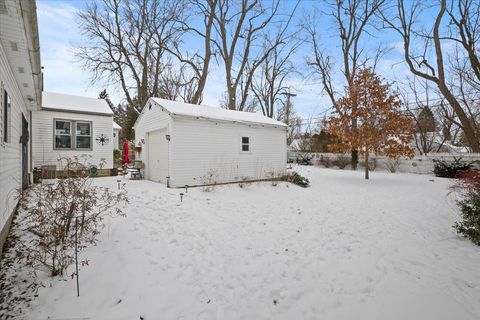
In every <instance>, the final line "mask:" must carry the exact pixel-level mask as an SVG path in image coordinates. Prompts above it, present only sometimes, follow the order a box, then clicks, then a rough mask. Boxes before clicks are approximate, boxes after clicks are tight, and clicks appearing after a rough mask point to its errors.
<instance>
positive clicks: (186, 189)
mask: <svg viewBox="0 0 480 320" xmlns="http://www.w3.org/2000/svg"><path fill="white" fill-rule="evenodd" d="M185 193H188V185H185Z"/></svg>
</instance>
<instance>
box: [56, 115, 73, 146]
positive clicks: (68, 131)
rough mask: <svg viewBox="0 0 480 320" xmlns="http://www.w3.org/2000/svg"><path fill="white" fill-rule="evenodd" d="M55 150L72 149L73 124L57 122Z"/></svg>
mask: <svg viewBox="0 0 480 320" xmlns="http://www.w3.org/2000/svg"><path fill="white" fill-rule="evenodd" d="M55 149H72V122H71V121H66V120H55Z"/></svg>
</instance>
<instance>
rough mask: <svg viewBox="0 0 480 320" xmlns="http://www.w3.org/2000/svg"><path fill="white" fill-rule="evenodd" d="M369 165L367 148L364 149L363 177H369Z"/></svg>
mask: <svg viewBox="0 0 480 320" xmlns="http://www.w3.org/2000/svg"><path fill="white" fill-rule="evenodd" d="M368 172H369V167H368V150H366V151H365V179H366V180H368V179H369V175H368Z"/></svg>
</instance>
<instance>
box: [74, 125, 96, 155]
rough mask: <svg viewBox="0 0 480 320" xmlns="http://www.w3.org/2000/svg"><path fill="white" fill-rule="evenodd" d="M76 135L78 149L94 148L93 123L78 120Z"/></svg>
mask: <svg viewBox="0 0 480 320" xmlns="http://www.w3.org/2000/svg"><path fill="white" fill-rule="evenodd" d="M75 137H76V148H77V149H91V148H92V124H91V123H90V122H80V121H77V127H76V130H75Z"/></svg>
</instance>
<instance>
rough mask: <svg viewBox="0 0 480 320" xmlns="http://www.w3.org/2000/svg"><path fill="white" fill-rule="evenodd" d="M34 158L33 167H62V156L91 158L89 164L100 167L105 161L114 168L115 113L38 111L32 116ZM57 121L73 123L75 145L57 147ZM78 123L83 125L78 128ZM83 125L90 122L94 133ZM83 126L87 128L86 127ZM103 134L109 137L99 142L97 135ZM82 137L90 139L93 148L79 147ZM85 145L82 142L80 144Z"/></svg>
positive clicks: (71, 127) (71, 125)
mask: <svg viewBox="0 0 480 320" xmlns="http://www.w3.org/2000/svg"><path fill="white" fill-rule="evenodd" d="M32 118H33V120H32V149H33V150H32V157H33V166H34V167H40V166H42V165H57V168H58V169H59V170H60V169H61V163H59V161H58V159H59V158H62V157H68V158H73V157H78V156H85V157H88V160H87V164H90V165H95V166H97V167H99V166H100V164H101V163H103V162H105V165H104V168H106V169H110V168H113V143H114V142H113V141H114V139H113V119H112V116H104V115H90V114H81V113H72V112H59V111H48V110H41V111H34V112H33V115H32ZM57 121H66V122H68V123H70V136H69V135H68V134H67V133H66V132H64V131H62V132H61V131H59V132H58V133H59V134H60V133H63V134H65V135H67V136H69V137H70V138H71V148H70V149H68V148H67V149H61V148H55V140H56V138H55V137H56V133H57V132H56V130H54V128H56V123H57ZM78 124H81V125H80V127H78ZM83 124H89V125H90V130H89V131H90V132H87V131H88V130H86V129H87V127H85V126H84V125H83ZM82 126H83V127H82ZM101 134H103V135H104V136H106V137H107V138H108V142H107V143H105V144H104V145H102V144H100V143H98V142H97V141H96V140H95V139H96V137H98V136H100V135H101ZM78 137H82V138H81V139H85V138H83V137H86V138H87V139H89V140H90V148H77V147H78V144H77V142H78V141H77V140H78ZM80 147H82V145H80Z"/></svg>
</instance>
